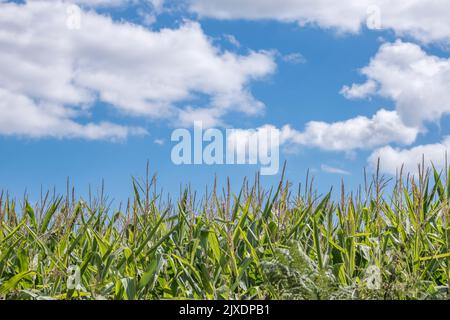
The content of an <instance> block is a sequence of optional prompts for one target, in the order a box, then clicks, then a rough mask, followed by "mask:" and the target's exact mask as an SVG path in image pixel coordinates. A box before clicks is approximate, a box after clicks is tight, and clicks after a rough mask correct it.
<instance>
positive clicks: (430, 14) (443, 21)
mask: <svg viewBox="0 0 450 320" xmlns="http://www.w3.org/2000/svg"><path fill="white" fill-rule="evenodd" d="M188 1H189V2H190V9H191V10H192V11H193V12H196V13H198V14H199V15H200V16H205V17H211V18H216V19H249V20H260V19H270V20H277V21H281V22H296V23H298V24H300V25H313V26H318V27H320V28H325V29H335V30H337V31H338V32H350V33H357V32H359V31H360V30H361V28H362V27H363V26H365V25H370V26H372V27H377V28H378V27H380V28H383V29H391V30H393V31H394V32H395V33H396V34H397V35H399V36H404V35H407V36H412V37H414V38H416V39H418V40H420V41H422V42H424V43H430V42H444V43H450V20H449V19H448V2H447V1H443V0H428V1H423V0H409V1H389V0H340V1H334V2H331V1H329V0H188Z"/></svg>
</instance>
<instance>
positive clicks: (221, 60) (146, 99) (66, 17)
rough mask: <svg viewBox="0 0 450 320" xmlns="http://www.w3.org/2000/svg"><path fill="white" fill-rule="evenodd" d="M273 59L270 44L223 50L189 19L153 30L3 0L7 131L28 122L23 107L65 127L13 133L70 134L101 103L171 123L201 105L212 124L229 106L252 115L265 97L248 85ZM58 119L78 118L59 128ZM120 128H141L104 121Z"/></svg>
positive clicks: (1, 57) (1, 62)
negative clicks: (256, 48)
mask: <svg viewBox="0 0 450 320" xmlns="http://www.w3.org/2000/svg"><path fill="white" fill-rule="evenodd" d="M101 2H102V1H97V2H96V3H98V4H101ZM158 3H159V2H158ZM78 13H79V16H77V14H78ZM73 15H75V16H73ZM71 19H75V22H76V23H75V25H74V24H73V23H72V22H74V21H72V20H71ZM78 22H79V25H77V23H78ZM74 26H75V28H73V27H74ZM78 27H79V28H78ZM275 67H276V65H275V63H274V58H273V57H272V55H271V54H270V53H267V52H249V53H248V54H247V55H237V54H234V53H232V52H223V51H221V50H220V49H219V48H217V47H215V46H214V45H213V44H212V41H211V40H210V39H209V38H208V37H207V36H206V35H205V34H204V32H203V30H202V29H201V27H200V25H199V24H197V23H194V22H186V23H184V24H183V25H181V26H180V27H179V28H177V29H162V30H160V31H150V30H147V29H145V28H143V27H140V26H136V25H133V24H130V23H125V22H123V23H119V22H114V21H112V20H111V18H109V17H106V16H102V15H99V14H97V13H95V12H93V11H89V12H86V11H80V12H74V11H68V10H67V3H63V2H61V1H28V2H27V3H26V4H15V3H2V4H0V89H2V92H3V94H4V95H9V96H11V97H12V96H14V97H16V99H11V100H14V102H15V103H14V104H12V105H8V106H7V108H8V112H9V114H10V116H9V120H10V121H13V122H12V123H10V129H8V134H14V127H17V128H21V126H23V124H21V123H28V122H27V121H23V119H20V117H22V116H23V117H26V113H21V111H22V110H23V109H33V110H34V111H33V113H35V114H36V115H39V116H41V117H42V119H47V117H51V119H52V121H55V122H56V121H61V122H60V124H59V125H60V127H61V129H58V130H56V129H54V128H55V126H46V125H45V124H46V123H48V122H47V121H42V125H40V126H34V127H32V128H31V129H30V130H26V128H24V129H23V130H22V129H20V130H19V129H17V130H16V131H17V132H16V133H17V134H21V135H27V134H29V135H32V136H64V135H67V136H74V135H75V134H74V133H73V131H74V130H76V128H78V129H79V130H80V131H83V130H84V129H85V128H84V127H83V126H82V125H81V124H80V123H79V117H81V116H85V115H89V113H90V112H91V111H92V108H93V107H94V106H95V105H96V103H97V102H102V103H105V104H106V105H107V106H109V107H110V108H114V109H115V110H118V111H120V112H121V113H122V114H126V115H130V116H137V117H145V118H154V119H164V120H168V121H177V119H180V117H182V118H184V119H188V118H189V111H192V112H194V114H195V112H199V111H197V110H198V109H199V110H202V111H205V114H206V113H211V114H214V115H216V116H215V117H211V119H213V120H214V121H216V122H219V121H220V117H221V116H222V115H225V114H226V113H227V112H229V111H238V112H243V113H245V114H250V115H253V114H256V113H257V112H260V111H261V110H262V109H264V104H263V103H262V102H260V101H258V100H257V99H255V98H254V97H253V95H252V94H251V92H250V91H249V84H250V82H251V81H253V80H257V79H261V78H264V77H266V76H268V75H270V74H271V73H272V72H273V71H274V70H275ZM199 101H203V104H204V105H200V102H199ZM205 101H206V102H205ZM20 103H24V105H20ZM197 105H198V106H197ZM50 106H51V107H50ZM186 106H189V108H187V107H186ZM193 106H196V107H193ZM3 108H6V107H5V106H3ZM50 109H51V110H52V111H49V110H50ZM49 112H53V113H49ZM55 114H57V115H58V116H57V117H55V116H54V115H55ZM15 115H17V116H15ZM19 115H20V117H19ZM1 117H4V116H3V115H0V118H1ZM191 118H192V116H191ZM63 120H64V121H65V120H67V121H70V122H71V123H73V124H75V125H78V126H74V127H73V128H72V129H70V130H69V129H67V132H66V134H65V132H64V128H65V127H67V126H65V125H64V124H65V123H64V121H63ZM33 121H34V120H33ZM214 121H212V122H214ZM19 122H21V123H19ZM118 128H122V129H126V130H125V131H121V133H120V134H119V135H123V132H125V133H133V132H142V131H143V130H142V129H139V130H137V131H136V130H134V129H130V128H124V127H121V126H118V125H115V126H114V127H111V126H103V129H105V130H111V132H115V133H117V132H118V130H117V129H118ZM79 136H83V134H82V133H80V135H79Z"/></svg>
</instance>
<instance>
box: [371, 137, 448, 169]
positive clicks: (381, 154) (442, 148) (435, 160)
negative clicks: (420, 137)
mask: <svg viewBox="0 0 450 320" xmlns="http://www.w3.org/2000/svg"><path fill="white" fill-rule="evenodd" d="M449 151H450V136H447V137H445V138H444V139H443V140H442V142H440V143H435V144H426V145H419V146H415V147H412V148H409V149H401V148H393V147H391V146H386V147H383V148H379V149H377V150H375V151H374V152H373V153H372V154H371V156H370V157H369V160H368V162H369V164H370V165H371V166H372V167H375V166H376V164H377V161H378V159H380V162H381V170H382V171H383V172H385V173H389V174H392V175H395V174H396V173H397V172H399V170H400V169H401V167H402V166H403V168H404V172H416V171H417V167H418V165H420V164H421V163H422V160H424V162H425V163H424V164H425V166H426V167H431V164H434V165H435V167H436V168H443V167H444V166H445V160H446V156H447V155H448V153H449Z"/></svg>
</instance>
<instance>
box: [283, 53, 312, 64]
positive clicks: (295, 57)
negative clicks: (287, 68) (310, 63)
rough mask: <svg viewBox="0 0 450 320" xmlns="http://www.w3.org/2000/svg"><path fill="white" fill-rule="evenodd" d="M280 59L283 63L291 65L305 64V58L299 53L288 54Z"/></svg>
mask: <svg viewBox="0 0 450 320" xmlns="http://www.w3.org/2000/svg"><path fill="white" fill-rule="evenodd" d="M281 58H282V59H283V61H284V62H287V63H292V64H302V63H305V62H306V59H305V57H304V56H303V55H302V54H301V53H299V52H294V53H289V54H286V55H283V56H282V57H281Z"/></svg>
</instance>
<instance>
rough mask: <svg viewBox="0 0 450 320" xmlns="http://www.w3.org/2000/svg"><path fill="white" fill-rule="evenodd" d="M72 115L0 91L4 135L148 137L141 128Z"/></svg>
mask: <svg viewBox="0 0 450 320" xmlns="http://www.w3.org/2000/svg"><path fill="white" fill-rule="evenodd" d="M73 112H74V111H73V110H71V109H68V108H64V107H61V106H58V105H51V104H36V103H35V102H34V101H32V100H31V99H30V98H28V97H26V96H23V95H18V94H14V93H11V92H9V91H6V90H4V89H2V88H0V134H1V135H19V136H26V137H32V138H41V137H47V136H52V137H57V138H63V137H69V138H82V139H88V140H97V139H108V140H123V139H125V138H126V137H127V136H128V135H130V134H137V135H141V134H146V131H145V130H143V129H141V128H129V127H124V126H119V125H116V124H112V123H109V122H101V123H98V124H94V123H87V124H80V123H77V122H75V121H73V120H72V119H71V118H72V116H73Z"/></svg>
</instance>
